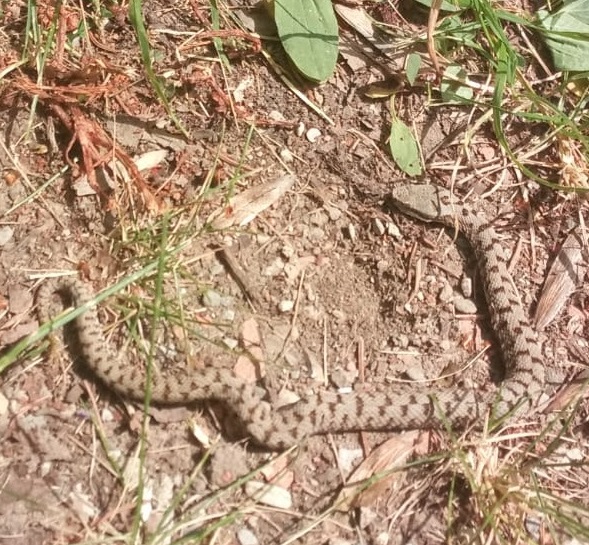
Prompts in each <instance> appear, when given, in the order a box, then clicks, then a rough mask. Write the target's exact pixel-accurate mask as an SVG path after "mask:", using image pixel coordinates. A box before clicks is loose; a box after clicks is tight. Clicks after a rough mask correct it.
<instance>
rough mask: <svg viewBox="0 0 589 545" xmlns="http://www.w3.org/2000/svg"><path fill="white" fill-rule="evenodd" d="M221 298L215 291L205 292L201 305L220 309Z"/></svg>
mask: <svg viewBox="0 0 589 545" xmlns="http://www.w3.org/2000/svg"><path fill="white" fill-rule="evenodd" d="M222 300H223V298H222V297H221V294H220V293H218V292H216V291H215V290H207V291H205V292H204V294H203V296H202V303H203V305H204V306H205V307H209V308H210V307H220V306H221V303H222Z"/></svg>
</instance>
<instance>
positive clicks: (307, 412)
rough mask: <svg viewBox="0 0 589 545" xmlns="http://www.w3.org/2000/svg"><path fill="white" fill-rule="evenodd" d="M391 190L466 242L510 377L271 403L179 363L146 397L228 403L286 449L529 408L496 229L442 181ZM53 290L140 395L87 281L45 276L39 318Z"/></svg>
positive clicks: (464, 422) (251, 388) (231, 380)
mask: <svg viewBox="0 0 589 545" xmlns="http://www.w3.org/2000/svg"><path fill="white" fill-rule="evenodd" d="M391 197H392V202H393V204H394V205H395V206H396V207H397V208H398V209H399V210H400V211H401V212H402V213H404V214H407V215H409V216H412V217H416V218H418V219H421V220H423V221H431V222H438V223H441V224H443V225H446V226H448V227H454V226H458V228H459V229H460V231H461V232H462V233H463V235H464V236H465V237H466V238H467V240H468V241H469V242H470V245H471V246H472V248H473V250H474V252H475V255H476V258H477V262H478V266H479V270H480V276H481V279H482V284H483V286H484V292H485V296H486V301H487V304H488V306H489V315H490V319H491V323H492V326H493V329H494V332H495V335H496V338H497V340H498V342H499V346H500V348H501V352H502V356H503V360H504V362H505V366H506V373H505V375H506V377H505V379H504V380H503V382H502V383H501V385H500V387H499V388H498V389H492V388H489V389H487V388H485V389H482V390H466V391H464V390H461V389H457V388H442V389H436V390H430V391H420V390H417V391H415V388H413V387H411V386H407V385H403V386H384V385H381V386H379V387H375V388H374V390H371V391H362V392H353V393H349V394H339V393H333V392H327V391H322V392H319V393H316V394H312V395H308V396H306V397H303V398H302V399H301V400H299V401H298V402H295V403H293V404H291V405H287V406H284V407H280V408H275V407H273V405H272V404H271V403H270V402H269V401H268V400H267V396H266V391H265V390H264V389H263V388H261V387H260V386H259V385H258V384H250V383H246V382H244V381H243V380H242V379H240V378H238V377H236V376H235V375H234V374H233V372H232V371H231V370H230V369H228V368H222V367H221V368H219V367H215V366H212V367H211V366H208V367H206V368H204V370H202V371H199V372H198V373H189V372H188V371H184V370H182V369H180V370H179V371H178V372H177V373H176V372H175V373H174V374H157V373H155V372H154V373H152V378H151V399H152V401H154V402H156V403H160V404H178V403H189V402H193V401H203V400H208V399H217V400H220V401H222V402H224V403H226V404H227V405H228V406H229V407H231V408H232V410H233V411H234V412H235V413H236V415H237V416H238V418H239V419H240V420H241V422H242V423H243V425H244V426H245V429H246V430H247V433H248V434H249V435H250V436H251V437H252V438H253V439H254V440H255V442H256V443H258V444H259V445H261V446H264V447H265V448H268V449H272V450H280V449H284V448H287V447H289V446H291V445H294V444H296V443H299V442H300V441H302V440H303V439H304V438H305V437H307V436H309V435H312V434H318V433H328V432H346V431H353V430H401V429H416V428H443V427H445V426H448V425H449V426H452V427H453V428H464V427H466V426H468V425H472V426H473V427H477V426H478V427H481V426H482V424H483V422H484V421H485V417H486V416H487V414H488V413H489V411H491V415H492V417H493V419H501V418H504V417H509V418H511V417H517V416H521V415H524V414H526V413H528V412H529V410H530V409H531V408H532V407H533V406H534V405H535V403H536V402H537V400H538V398H539V396H540V394H541V392H542V389H543V386H544V367H543V362H542V354H541V348H540V345H539V343H538V340H537V336H536V334H535V332H534V330H533V329H532V327H531V326H530V323H529V321H528V319H527V317H526V313H525V312H524V310H523V308H522V305H521V303H520V300H519V297H518V295H517V293H516V291H515V289H514V288H513V282H512V279H511V276H510V274H509V272H508V270H507V257H506V255H505V252H504V251H503V249H502V247H501V246H500V244H499V242H498V240H497V234H496V233H495V231H494V230H493V228H492V227H491V226H490V225H489V223H488V222H487V221H486V220H485V219H484V218H483V217H482V216H481V215H480V214H475V213H474V212H471V211H470V209H469V208H467V207H466V206H460V205H458V204H455V203H454V202H453V198H452V194H451V193H450V192H449V191H448V190H446V189H444V188H441V187H438V186H435V185H411V184H403V185H398V186H396V187H395V189H394V190H393V192H392V195H391ZM55 292H60V293H62V294H65V295H67V297H68V298H69V299H70V300H71V301H72V303H73V304H74V305H75V306H77V307H78V306H82V305H86V306H89V308H88V310H87V311H86V312H84V313H83V314H81V315H79V316H78V318H76V324H75V326H76V330H77V334H78V337H79V345H80V347H81V350H82V352H83V357H84V359H85V362H86V364H87V365H88V366H89V367H90V369H91V370H92V371H93V372H94V374H95V375H96V376H97V377H98V378H99V379H100V380H101V381H102V382H103V383H105V384H106V385H107V386H108V387H109V388H110V389H112V390H114V391H116V392H117V393H119V394H121V395H123V396H125V397H127V398H131V399H135V400H143V399H144V396H145V391H146V375H145V373H143V372H141V371H139V370H137V369H135V368H133V367H132V366H129V365H127V364H126V363H125V362H124V360H123V359H122V358H121V357H120V356H119V355H118V354H117V353H116V352H115V351H114V350H113V349H112V348H110V347H109V346H108V343H106V341H105V339H104V335H103V333H102V329H101V325H100V322H99V320H98V315H97V312H96V309H95V308H93V307H92V306H91V305H89V302H90V301H91V300H92V293H91V291H90V290H89V289H88V288H87V287H86V285H85V284H84V283H82V282H81V281H79V280H72V279H71V278H66V277H64V278H61V279H55V280H53V281H51V282H47V283H45V284H44V285H43V286H42V287H41V288H40V290H39V292H38V295H37V303H38V309H39V317H40V319H41V321H47V320H49V319H50V316H49V313H48V309H49V308H50V301H49V300H50V299H52V298H53V295H54V293H55Z"/></svg>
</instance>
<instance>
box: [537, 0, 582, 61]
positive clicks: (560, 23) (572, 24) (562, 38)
mask: <svg viewBox="0 0 589 545" xmlns="http://www.w3.org/2000/svg"><path fill="white" fill-rule="evenodd" d="M538 22H539V23H540V25H541V27H542V29H543V36H544V40H545V41H546V45H547V46H548V48H549V49H550V51H551V52H552V58H553V60H554V66H555V67H556V69H557V70H571V71H582V70H589V0H572V1H571V2H566V3H564V4H563V5H562V7H561V8H560V9H559V10H558V11H557V12H555V13H552V14H550V13H548V12H547V11H545V10H540V11H538Z"/></svg>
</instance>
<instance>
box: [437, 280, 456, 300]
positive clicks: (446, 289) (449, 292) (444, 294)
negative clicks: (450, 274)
mask: <svg viewBox="0 0 589 545" xmlns="http://www.w3.org/2000/svg"><path fill="white" fill-rule="evenodd" d="M453 298H454V290H453V289H452V286H451V285H450V284H448V283H447V282H444V286H443V287H442V289H441V291H440V295H438V299H439V300H440V303H449V302H450V301H452V299H453Z"/></svg>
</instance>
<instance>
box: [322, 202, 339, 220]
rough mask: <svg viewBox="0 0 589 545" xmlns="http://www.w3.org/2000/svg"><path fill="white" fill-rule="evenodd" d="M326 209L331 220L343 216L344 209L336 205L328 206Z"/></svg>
mask: <svg viewBox="0 0 589 545" xmlns="http://www.w3.org/2000/svg"><path fill="white" fill-rule="evenodd" d="M325 209H326V210H327V214H328V216H329V219H330V220H331V221H337V220H339V219H340V218H341V217H342V211H341V210H340V209H339V208H336V207H335V206H326V207H325Z"/></svg>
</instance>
